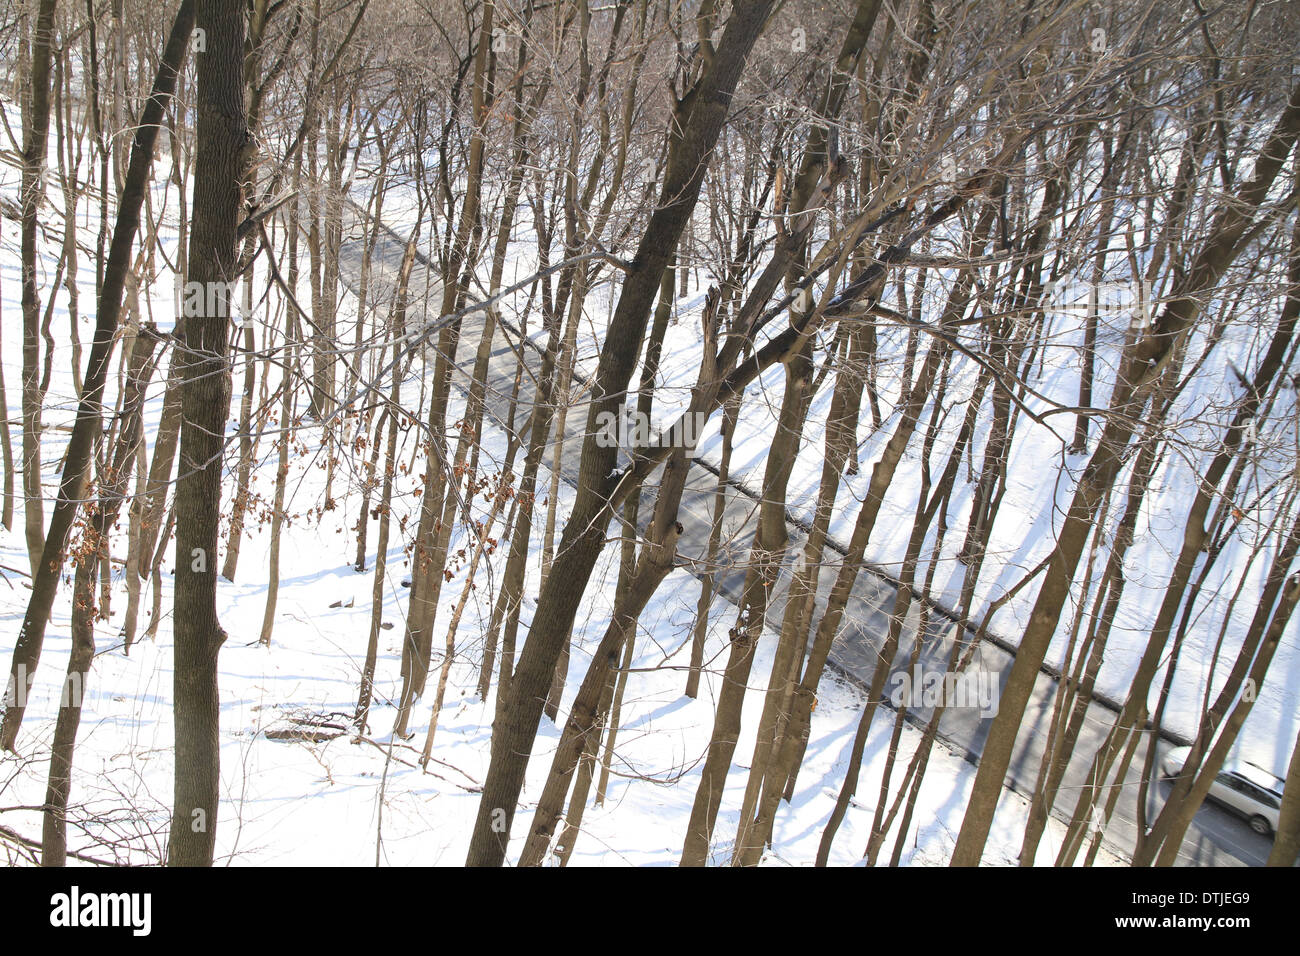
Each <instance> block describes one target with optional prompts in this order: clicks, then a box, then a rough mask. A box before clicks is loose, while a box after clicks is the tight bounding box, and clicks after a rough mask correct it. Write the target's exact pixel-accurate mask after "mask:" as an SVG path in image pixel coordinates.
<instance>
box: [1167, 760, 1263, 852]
mask: <svg viewBox="0 0 1300 956" xmlns="http://www.w3.org/2000/svg"><path fill="white" fill-rule="evenodd" d="M1191 752H1192V748H1191V747H1175V748H1174V749H1173V750H1171V751H1169V753H1167V754H1165V757H1164V760H1162V761H1161V762H1160V768H1161V769H1162V770H1163V771H1164V775H1165V776H1166V777H1169V778H1172V777H1177V776H1178V775H1179V774H1181V773H1182V771H1183V765H1184V764H1186V763H1187V758H1188V757H1189V756H1190V755H1191ZM1208 796H1209V798H1210V799H1211V800H1213V801H1214V802H1215V803H1217V804H1219V805H1221V806H1223V807H1225V808H1227V809H1228V810H1231V811H1232V812H1233V813H1236V814H1239V815H1240V816H1242V817H1244V818H1245V819H1246V822H1247V823H1249V824H1250V828H1251V829H1252V830H1254V831H1255V832H1256V833H1259V834H1262V835H1264V836H1269V835H1270V834H1272V833H1274V832H1276V830H1277V821H1278V814H1279V813H1280V811H1281V808H1282V781H1281V780H1280V779H1278V778H1277V777H1275V776H1274V775H1273V774H1271V773H1269V772H1268V771H1266V770H1262V769H1261V768H1259V767H1256V766H1255V765H1254V764H1250V763H1246V762H1244V761H1230V762H1228V763H1225V764H1224V766H1223V769H1222V770H1220V771H1219V775H1218V776H1217V777H1216V778H1215V779H1214V783H1212V784H1210V792H1209V794H1208Z"/></svg>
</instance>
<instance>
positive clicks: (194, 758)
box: [167, 0, 247, 866]
mask: <svg viewBox="0 0 1300 956" xmlns="http://www.w3.org/2000/svg"><path fill="white" fill-rule="evenodd" d="M196 23H197V26H198V28H199V29H201V30H204V31H205V32H206V40H207V45H206V47H207V48H206V50H205V51H204V52H203V53H201V54H200V55H199V57H198V97H197V101H198V108H197V115H198V124H197V128H198V149H197V152H196V156H197V159H196V165H195V170H194V200H193V214H192V216H191V219H190V255H189V261H190V276H189V278H190V282H191V283H199V286H198V287H199V288H202V289H204V290H205V291H206V290H212V289H215V288H223V289H229V285H228V283H230V282H232V281H234V279H235V277H236V276H235V273H236V269H237V262H238V256H239V248H238V245H237V242H236V227H237V225H238V223H239V211H240V193H241V186H242V184H241V182H240V178H241V176H242V174H243V172H244V163H243V161H242V152H243V150H244V148H245V146H246V144H247V134H246V130H245V125H244V122H245V120H244V86H243V62H244V61H243V56H244V4H243V3H241V2H240V0H199V2H198V11H197V16H196ZM217 283H220V284H221V285H220V286H217V285H216V284H217ZM204 299H205V303H204V308H202V309H200V310H198V311H199V314H198V315H194V316H191V317H189V320H188V321H187V322H186V324H185V338H184V350H183V352H182V356H183V365H182V372H181V377H182V381H183V385H182V393H181V418H182V421H181V436H180V478H179V480H178V481H177V486H176V571H175V575H176V581H175V598H174V615H173V626H174V632H175V647H176V651H175V659H176V663H175V671H174V674H173V680H172V686H173V695H174V706H175V725H176V780H175V787H174V790H173V793H174V802H173V806H172V825H171V839H170V843H169V845H168V851H167V862H168V864H169V865H171V866H211V865H212V855H213V850H214V847H215V844H216V825H217V803H218V800H219V797H220V791H219V784H220V777H221V767H220V764H221V753H220V741H219V732H220V711H219V707H218V699H217V654H218V652H219V651H220V649H221V644H222V642H223V641H224V640H225V638H226V634H225V632H224V631H223V630H222V629H221V625H220V622H219V621H218V620H217V607H216V590H217V545H218V532H219V525H220V521H221V465H222V451H223V444H224V443H223V436H224V433H225V424H226V419H227V417H228V415H229V412H230V362H229V355H228V354H227V344H226V343H227V338H228V336H227V327H228V323H229V315H230V302H229V301H228V297H227V296H222V295H212V296H208V295H205V296H204ZM208 299H211V301H207V300H208ZM209 306H215V308H209Z"/></svg>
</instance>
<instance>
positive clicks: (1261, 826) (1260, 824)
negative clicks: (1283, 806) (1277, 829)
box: [1250, 813, 1273, 836]
mask: <svg viewBox="0 0 1300 956" xmlns="http://www.w3.org/2000/svg"><path fill="white" fill-rule="evenodd" d="M1250 828H1251V829H1252V830H1254V831H1255V832H1256V833H1258V834H1259V835H1260V836H1268V835H1269V834H1270V833H1272V832H1273V828H1272V827H1271V826H1269V822H1268V821H1267V820H1265V819H1264V818H1263V817H1262V816H1260V815H1259V814H1258V813H1257V814H1255V815H1254V816H1253V817H1251V818H1250Z"/></svg>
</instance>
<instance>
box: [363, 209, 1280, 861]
mask: <svg viewBox="0 0 1300 956" xmlns="http://www.w3.org/2000/svg"><path fill="white" fill-rule="evenodd" d="M348 214H349V215H350V216H351V217H352V220H353V221H351V222H349V223H347V228H346V229H345V236H344V242H343V246H342V250H341V254H340V260H341V261H340V272H341V276H342V279H343V281H344V283H345V284H347V285H348V286H349V288H351V289H352V291H353V292H354V293H356V291H357V285H358V281H359V276H360V270H361V263H362V257H363V254H364V246H363V242H362V238H361V237H362V230H361V228H360V226H359V216H360V211H359V210H357V209H356V208H354V207H348ZM404 249H405V240H404V239H403V238H402V237H400V236H398V235H397V234H396V233H394V232H392V231H391V230H388V229H387V228H385V229H383V230H381V233H380V236H379V238H378V242H377V244H376V247H375V250H374V252H373V256H372V274H371V280H370V281H371V292H372V295H373V298H372V301H373V302H379V303H386V302H388V301H389V300H390V299H391V295H392V289H393V285H394V282H395V280H396V276H397V273H398V269H399V267H400V264H401V260H402V254H403V252H404ZM410 289H411V292H412V305H411V308H410V314H409V320H408V321H409V322H410V323H411V324H414V323H415V322H418V321H420V316H421V314H422V309H421V308H420V307H419V305H418V304H417V301H416V297H417V296H420V295H424V296H425V301H426V302H427V303H428V308H429V310H430V313H429V314H430V316H431V317H432V316H433V315H434V314H436V311H437V308H438V302H439V301H440V298H441V292H440V288H439V286H438V283H437V280H436V278H434V277H433V276H432V275H431V274H430V273H429V271H428V263H427V262H425V261H424V260H423V259H422V258H421V259H419V260H417V264H416V267H415V272H414V273H413V275H412V278H411V284H410ZM426 289H429V290H430V291H429V292H428V293H427V294H426V293H425V291H424V290H426ZM380 307H381V308H383V307H384V305H380ZM483 329H484V316H483V313H482V312H476V313H473V314H471V315H469V316H467V317H466V318H465V319H464V320H463V325H462V330H461V337H460V342H461V344H460V349H459V352H458V354H457V356H456V358H457V370H456V372H455V373H454V381H455V384H456V385H457V387H459V388H461V389H467V388H468V383H469V381H470V372H471V371H472V368H473V364H474V353H475V350H476V349H477V348H478V343H479V341H480V340H481V338H482V333H483ZM518 347H519V339H518V335H517V330H515V329H513V328H512V327H509V326H507V328H506V329H504V330H503V329H501V328H498V329H497V332H496V335H495V337H494V341H493V351H492V360H491V362H490V365H489V373H488V402H487V412H486V414H487V415H488V416H489V417H490V418H494V419H495V420H496V421H497V423H498V424H499V425H503V424H504V421H503V418H504V414H505V406H506V403H507V401H508V398H509V395H510V393H511V388H512V385H513V381H514V372H515V367H516V361H517V354H518V352H517V348H518ZM523 352H524V354H525V356H526V358H527V360H528V362H529V366H530V368H532V370H533V373H534V374H537V371H538V367H539V365H540V356H539V353H538V351H537V349H536V348H534V347H531V345H530V346H528V347H525V348H524V349H523ZM580 384H581V383H579V384H578V385H575V388H578V387H580ZM534 394H535V392H534V386H533V382H532V381H531V380H530V379H529V377H528V376H527V375H525V376H524V379H523V383H522V386H521V391H520V405H521V413H522V410H524V409H527V408H530V407H531V405H532V403H533V401H534ZM524 420H526V419H524V418H523V416H522V414H521V416H520V421H524ZM585 423H586V414H585V410H579V411H578V413H577V414H574V413H572V412H571V413H570V414H569V416H568V420H567V422H566V428H565V450H564V455H563V459H562V462H561V477H562V478H563V479H564V480H565V481H567V482H569V483H570V484H576V482H577V477H578V461H579V451H580V449H581V444H582V434H581V433H582V430H583V428H584V426H585ZM546 461H547V463H548V464H549V463H550V458H549V457H548V458H547V459H546ZM655 487H657V479H656V478H655V476H652V478H651V480H650V481H648V482H647V483H646V490H645V492H644V495H643V498H644V500H647V501H648V500H649V499H650V498H652V497H653V489H654V488H655ZM716 488H717V473H716V471H714V470H713V469H712V468H710V467H709V465H708V463H707V462H704V461H696V462H693V463H692V465H691V468H690V472H689V476H688V479H687V483H686V491H685V493H684V494H683V496H682V503H681V509H680V519H681V522H682V524H683V525H684V526H685V528H686V532H685V533H684V534H683V536H682V537H681V539H680V540H679V542H678V546H677V547H678V552H679V554H680V555H681V556H682V558H683V559H684V560H686V561H688V562H689V561H691V560H692V559H696V558H699V557H702V556H703V555H704V554H705V552H706V550H707V544H708V532H709V527H710V521H711V518H712V513H713V499H714V493H715V490H716ZM649 511H650V509H649V508H648V507H644V508H643V509H642V514H644V515H648V514H649ZM724 522H725V523H724V528H725V529H726V530H727V532H729V533H728V534H726V535H724V538H726V539H728V541H729V546H728V549H727V553H726V554H725V555H724V556H723V559H724V561H729V562H731V570H729V571H725V572H723V573H721V574H720V575H719V578H720V582H719V583H720V587H719V591H720V593H721V594H722V595H723V596H724V597H726V598H727V599H728V600H731V601H732V602H733V603H734V602H737V601H738V600H739V595H740V589H741V585H742V583H743V578H744V571H743V562H744V560H745V556H746V554H747V553H748V549H749V543H750V541H751V540H752V537H753V534H754V530H755V526H756V524H757V495H756V494H754V492H753V491H752V490H751V489H747V488H744V487H742V486H740V485H738V484H732V485H731V486H729V487H728V489H727V494H726V509H725V512H724ZM788 527H789V534H790V548H789V552H788V553H789V554H790V555H794V554H797V553H798V552H799V551H801V550H802V547H803V541H804V531H803V529H802V527H801V526H800V524H799V523H798V522H796V521H795V520H794V519H793V518H791V519H790V520H789V525H788ZM843 552H844V547H843V545H842V544H839V543H837V542H834V541H832V542H830V543H829V546H828V549H827V563H828V567H826V568H825V569H824V571H823V573H822V574H821V576H820V580H821V583H822V593H821V594H819V597H818V602H819V605H820V604H821V603H823V602H824V598H825V593H826V592H827V591H828V590H829V587H830V584H831V582H833V581H834V578H835V574H836V571H837V570H838V562H839V560H840V556H841V555H842V554H843ZM894 594H895V588H894V585H893V584H892V583H891V582H890V581H889V580H888V578H886V577H885V576H883V575H881V574H878V573H875V572H864V573H863V574H861V575H860V576H859V578H858V581H857V585H856V587H855V590H854V593H853V596H852V598H851V599H850V602H849V607H848V608H847V613H846V615H845V625H844V628H843V631H842V633H841V634H840V635H839V637H838V638H837V639H836V641H835V645H834V648H833V650H832V652H831V657H830V665H831V667H832V668H833V669H834V670H835V671H836V672H837V673H838V674H839V675H840V676H841V677H843V678H844V679H845V680H847V681H849V682H851V683H854V684H856V685H858V686H859V687H861V688H865V687H866V686H868V685H869V683H870V680H871V674H872V671H873V669H874V667H875V665H876V661H877V660H878V658H879V649H880V647H881V646H882V644H883V643H884V639H885V635H886V633H887V631H888V609H889V608H892V606H893V601H894ZM783 607H784V586H783V585H778V587H777V588H776V590H775V593H774V596H773V600H772V604H771V608H770V611H769V621H770V622H772V623H773V624H774V626H775V627H777V628H778V629H779V628H780V625H781V612H782V608H783ZM913 617H915V615H913ZM931 617H932V618H933V626H932V627H931V628H930V633H929V634H928V635H927V639H926V640H925V641H924V642H923V644H922V652H921V655H920V658H919V669H920V671H921V673H922V675H929V674H935V675H942V674H943V672H944V671H945V670H946V668H947V660H948V658H949V655H950V652H951V647H952V641H953V639H954V637H955V636H956V634H957V625H956V624H955V623H954V622H953V621H952V620H950V619H949V618H947V617H946V616H944V615H943V614H941V613H935V614H933V615H931ZM815 619H816V618H814V620H815ZM915 630H916V629H915V624H911V625H910V626H909V627H908V628H907V630H906V631H905V634H904V637H903V646H902V647H901V648H900V653H899V654H898V655H897V657H896V661H897V662H898V664H897V667H896V669H897V668H902V669H903V670H906V667H907V662H908V660H909V658H910V653H911V648H912V641H913V640H914V639H915ZM965 637H966V639H967V640H969V639H970V635H969V634H967V635H965ZM1013 661H1014V649H1013V648H1009V647H1006V646H1001V645H999V644H997V643H994V642H992V641H990V640H988V639H986V640H985V641H984V642H982V643H981V645H980V647H979V648H978V649H977V651H976V656H975V659H974V660H973V661H972V663H971V665H970V668H969V670H970V671H972V672H975V673H979V674H983V675H987V676H986V678H985V679H987V680H990V681H992V680H996V681H997V682H998V685H999V688H1000V687H1001V686H1002V685H1003V684H1005V682H1006V678H1007V674H1008V673H1009V671H1010V668H1011V664H1012V662H1013ZM922 679H923V680H924V676H923V678H922ZM894 686H896V682H895V678H894V675H893V673H891V675H890V678H889V682H887V684H886V687H894ZM1056 690H1057V681H1056V678H1055V676H1054V675H1053V674H1052V673H1050V672H1048V671H1047V670H1046V669H1044V670H1042V671H1040V672H1039V674H1038V680H1037V683H1036V685H1035V688H1034V693H1033V696H1032V698H1031V700H1030V705H1029V707H1028V709H1027V711H1026V714H1025V719H1024V721H1023V722H1022V724H1021V729H1020V735H1019V738H1018V739H1017V742H1016V747H1015V751H1014V753H1013V757H1012V763H1011V766H1010V768H1009V771H1008V775H1007V781H1006V783H1007V786H1008V787H1010V788H1012V789H1014V790H1017V791H1019V792H1021V793H1026V794H1027V793H1029V792H1030V791H1031V790H1032V788H1033V786H1034V782H1035V779H1036V777H1037V773H1038V766H1039V762H1040V759H1041V757H1042V750H1043V746H1044V744H1045V742H1046V732H1045V728H1046V726H1047V724H1048V723H1049V721H1050V718H1051V712H1052V704H1053V699H1054V695H1055V694H1056ZM886 704H887V705H888V704H889V701H886ZM1114 715H1115V711H1114V707H1113V705H1112V704H1108V703H1107V702H1105V701H1101V700H1098V699H1093V700H1092V701H1091V702H1090V703H1089V706H1088V711H1087V714H1086V717H1085V720H1084V728H1083V730H1082V731H1081V733H1080V739H1079V744H1078V746H1076V748H1075V757H1076V759H1074V760H1073V761H1072V762H1071V764H1070V765H1069V767H1068V768H1067V771H1066V776H1065V779H1064V781H1063V785H1062V788H1061V794H1060V796H1059V797H1058V799H1057V802H1056V807H1055V809H1054V814H1055V815H1056V816H1065V815H1068V814H1069V813H1070V811H1072V810H1073V807H1074V803H1075V796H1076V794H1077V792H1078V788H1079V786H1080V785H1081V783H1082V781H1083V777H1084V774H1085V771H1086V769H1087V764H1088V761H1089V759H1090V757H1091V755H1092V753H1093V752H1094V751H1095V750H1096V749H1097V747H1098V745H1099V744H1100V742H1101V739H1102V738H1103V737H1104V735H1105V733H1106V731H1107V730H1108V728H1109V727H1110V725H1111V723H1112V722H1113V719H1114ZM929 716H930V710H929V709H928V708H926V707H923V706H913V707H910V708H909V719H910V720H911V721H912V722H913V723H915V724H917V725H920V726H924V724H925V723H926V721H927V720H928V718H929ZM991 721H992V714H991V713H988V714H985V715H983V716H982V715H981V712H980V710H979V709H978V708H975V707H967V708H949V709H948V710H947V711H946V712H945V714H944V717H943V719H942V720H941V722H940V725H939V732H940V736H941V737H942V738H943V740H944V741H945V743H946V744H947V745H948V746H949V747H950V748H952V749H954V750H956V751H957V752H958V753H962V754H965V756H966V758H967V759H968V760H970V761H971V762H972V763H977V762H978V759H979V754H980V752H981V751H982V748H983V745H984V740H985V738H986V737H987V734H988V730H989V726H990V724H991ZM1184 742H1185V741H1177V740H1173V739H1172V738H1163V739H1161V740H1159V741H1157V742H1156V743H1155V746H1156V747H1157V756H1158V758H1159V757H1160V756H1162V755H1163V752H1164V751H1165V750H1167V749H1168V748H1170V747H1172V746H1175V745H1176V744H1178V743H1184ZM1149 744H1150V741H1149V740H1144V741H1143V743H1142V744H1141V745H1139V747H1138V751H1137V753H1136V755H1135V757H1134V760H1133V764H1132V765H1133V767H1134V769H1133V770H1131V771H1130V773H1129V775H1128V778H1127V779H1126V780H1125V786H1124V788H1123V796H1122V797H1121V799H1120V801H1119V803H1118V805H1117V807H1116V811H1115V813H1114V814H1113V815H1112V817H1111V820H1110V822H1109V824H1108V826H1107V828H1106V831H1105V835H1104V843H1105V845H1106V846H1107V847H1108V848H1110V849H1112V850H1113V851H1116V852H1118V853H1120V854H1121V855H1124V856H1125V857H1127V856H1128V855H1129V854H1130V853H1131V851H1132V848H1133V846H1134V840H1135V837H1136V834H1137V825H1136V817H1137V813H1136V811H1137V793H1138V769H1140V767H1141V766H1142V761H1143V758H1144V756H1145V752H1146V748H1147V746H1149ZM1168 792H1169V786H1168V784H1165V783H1163V782H1159V783H1156V784H1155V785H1153V786H1152V788H1151V794H1150V801H1149V802H1150V807H1149V809H1148V819H1151V818H1153V817H1154V815H1155V813H1156V812H1158V810H1159V808H1160V805H1161V803H1162V802H1163V799H1164V798H1165V796H1166V795H1167V794H1168ZM1270 846H1271V841H1270V840H1269V839H1268V838H1266V837H1261V836H1259V835H1258V834H1255V833H1254V832H1252V831H1251V830H1250V828H1249V827H1248V826H1247V825H1246V823H1245V822H1244V821H1243V820H1240V819H1239V818H1237V817H1235V816H1233V815H1231V814H1229V813H1228V812H1227V811H1224V810H1221V809H1219V808H1217V807H1215V806H1212V805H1207V806H1205V807H1203V808H1202V810H1201V811H1200V813H1199V814H1198V815H1197V817H1196V820H1195V822H1194V823H1193V825H1192V827H1191V828H1190V829H1189V830H1188V833H1187V837H1186V839H1185V840H1184V843H1183V846H1182V848H1181V849H1180V853H1179V860H1178V862H1179V864H1181V865H1188V866H1231V865H1243V864H1244V865H1259V864H1262V863H1263V862H1264V861H1265V860H1266V859H1267V856H1268V853H1269V849H1270ZM1053 849H1054V848H1053Z"/></svg>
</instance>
